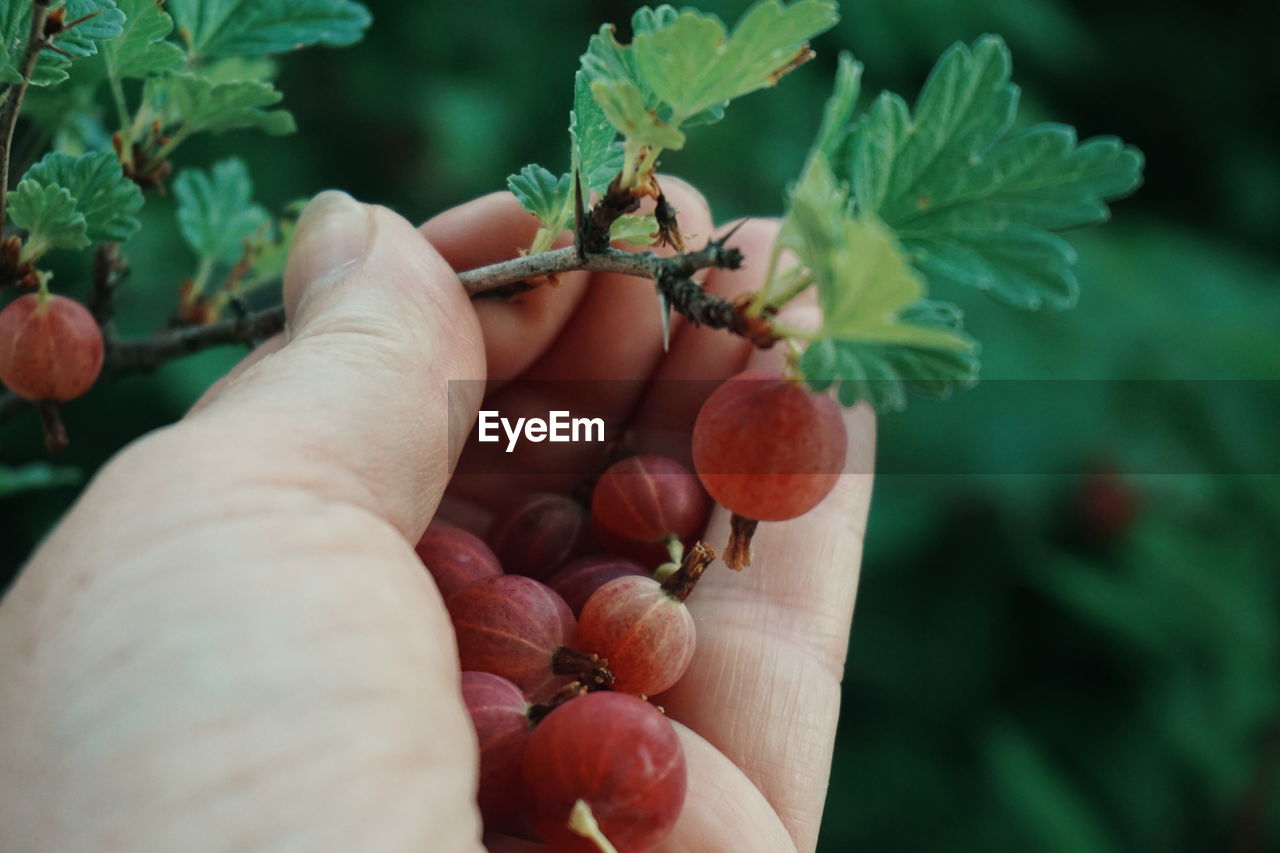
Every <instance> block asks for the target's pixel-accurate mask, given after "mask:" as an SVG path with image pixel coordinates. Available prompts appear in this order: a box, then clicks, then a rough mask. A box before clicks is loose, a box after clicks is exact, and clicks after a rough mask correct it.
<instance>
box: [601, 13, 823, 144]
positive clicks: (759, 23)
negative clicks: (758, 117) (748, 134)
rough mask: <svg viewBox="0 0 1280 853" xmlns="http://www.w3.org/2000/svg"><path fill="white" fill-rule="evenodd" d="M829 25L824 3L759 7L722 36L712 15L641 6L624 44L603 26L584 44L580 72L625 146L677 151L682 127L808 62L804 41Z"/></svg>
mask: <svg viewBox="0 0 1280 853" xmlns="http://www.w3.org/2000/svg"><path fill="white" fill-rule="evenodd" d="M836 20H837V15H836V12H835V3H834V2H831V0H800V1H799V2H797V3H793V4H792V5H791V6H789V7H784V6H783V5H782V3H780V2H779V0H763V2H759V3H756V4H755V5H753V6H752V7H751V8H750V9H748V10H747V12H746V14H745V15H744V16H743V17H742V19H741V20H740V21H739V23H738V25H737V27H736V28H735V30H734V31H733V34H732V35H729V33H728V32H727V31H726V29H725V26H724V24H723V23H721V22H720V19H719V18H717V17H716V16H714V15H706V14H703V13H701V12H698V11H696V10H693V9H686V10H683V11H680V12H677V11H676V10H675V9H673V8H672V7H671V6H666V5H663V6H659V7H657V8H656V9H652V8H648V7H645V8H642V9H640V10H638V11H637V12H636V13H635V14H634V15H633V16H632V18H631V29H632V33H633V39H632V42H631V44H629V45H624V44H620V43H619V42H618V40H617V39H616V38H615V37H614V29H613V27H610V26H606V27H603V28H601V30H600V31H599V32H598V33H597V34H596V35H594V36H592V37H591V41H590V42H589V44H588V45H587V52H586V53H584V54H583V55H582V72H583V74H584V75H585V77H586V82H587V83H589V84H590V88H591V93H592V95H593V96H594V98H595V99H596V102H597V103H598V104H599V105H600V107H601V108H602V109H603V110H604V113H605V115H606V116H608V118H609V121H610V122H611V123H612V124H613V126H614V127H615V128H617V129H618V131H620V132H621V133H622V134H624V135H625V136H626V137H627V143H628V144H629V145H632V146H635V145H648V146H651V147H653V148H670V149H674V150H678V149H680V148H682V147H683V146H684V138H685V137H684V133H683V132H682V131H681V129H680V128H681V127H682V126H683V127H693V126H696V125H700V124H711V123H712V122H715V121H718V120H719V119H720V118H721V117H722V116H723V115H724V107H725V104H727V103H728V102H729V101H730V100H732V99H733V98H736V97H739V96H741V95H745V94H747V93H749V92H753V91H755V90H757V89H761V88H764V87H766V86H771V85H773V84H774V83H776V82H777V80H778V78H779V77H781V76H782V75H783V74H785V73H786V72H787V71H789V70H791V69H792V68H794V67H795V66H796V65H797V64H799V63H800V62H803V61H804V60H806V59H808V58H809V57H810V56H811V54H810V52H809V50H808V46H807V45H806V43H805V40H806V39H808V38H811V37H812V36H814V35H817V34H818V33H820V32H822V31H824V30H826V29H828V28H829V27H831V26H832V25H834V24H835V22H836Z"/></svg>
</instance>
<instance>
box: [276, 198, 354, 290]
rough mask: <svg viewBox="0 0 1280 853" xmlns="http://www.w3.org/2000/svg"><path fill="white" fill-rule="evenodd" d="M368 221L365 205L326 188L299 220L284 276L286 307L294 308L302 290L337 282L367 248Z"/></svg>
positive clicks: (311, 202)
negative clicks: (286, 271)
mask: <svg viewBox="0 0 1280 853" xmlns="http://www.w3.org/2000/svg"><path fill="white" fill-rule="evenodd" d="M371 231H372V228H371V222H370V219H369V214H368V211H367V210H366V209H365V207H364V205H362V204H360V203H359V202H358V201H356V200H355V199H353V198H352V197H351V196H349V195H347V194H346V193H344V192H342V191H340V190H325V191H324V192H322V193H320V194H319V195H317V196H316V197H315V198H313V199H311V201H310V202H308V203H307V206H306V208H305V209H304V210H303V211H302V216H301V217H300V218H299V219H298V227H297V230H296V231H295V232H294V235H293V245H292V247H291V248H290V250H289V269H288V273H287V274H286V276H285V306H286V310H287V311H289V313H292V310H293V309H296V308H297V305H298V302H299V301H300V300H301V298H302V296H303V294H304V293H307V292H309V291H312V290H313V289H315V288H316V287H323V286H324V285H325V284H327V283H331V282H334V281H337V280H338V279H340V278H342V276H343V274H344V273H345V272H346V271H347V270H348V269H349V268H350V267H353V266H355V265H356V264H358V263H359V262H360V260H361V259H362V258H363V257H364V255H365V253H366V252H367V251H368V249H369V243H370V236H371Z"/></svg>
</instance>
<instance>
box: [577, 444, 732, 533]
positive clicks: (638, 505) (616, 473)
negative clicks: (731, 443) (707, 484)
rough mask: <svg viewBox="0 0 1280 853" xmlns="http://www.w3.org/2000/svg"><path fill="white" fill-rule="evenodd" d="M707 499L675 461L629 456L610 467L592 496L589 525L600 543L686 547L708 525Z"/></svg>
mask: <svg viewBox="0 0 1280 853" xmlns="http://www.w3.org/2000/svg"><path fill="white" fill-rule="evenodd" d="M708 511H709V507H708V505H707V497H706V493H705V492H703V490H702V487H701V486H700V485H699V484H698V478H697V477H696V476H694V474H693V473H692V472H690V471H689V469H687V468H685V467H684V466H683V465H681V464H680V463H679V462H676V461H675V460H674V459H668V458H666V457H664V456H633V457H631V458H629V459H624V460H622V461H621V462H616V463H614V464H613V465H611V466H609V468H608V469H606V470H605V472H604V473H603V474H601V475H600V479H599V480H598V481H597V482H596V486H595V490H594V491H593V492H592V495H591V520H592V522H593V523H594V524H595V526H596V533H597V536H598V537H599V539H600V540H601V541H602V542H608V541H609V540H610V539H611V538H614V537H620V538H622V539H625V540H629V541H631V542H642V543H664V542H670V541H680V542H684V543H688V542H690V541H692V540H693V539H694V538H696V537H697V536H698V534H700V533H701V532H702V529H703V527H705V526H706V523H707V513H708Z"/></svg>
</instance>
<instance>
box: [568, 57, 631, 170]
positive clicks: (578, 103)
mask: <svg viewBox="0 0 1280 853" xmlns="http://www.w3.org/2000/svg"><path fill="white" fill-rule="evenodd" d="M617 136H618V131H617V130H616V129H615V128H614V126H613V125H612V124H611V123H610V122H609V117H608V116H607V115H605V113H604V110H602V109H601V108H600V105H599V104H597V103H596V101H595V98H593V97H592V96H591V84H590V83H589V82H588V81H587V75H586V74H584V73H583V72H582V71H579V72H578V73H577V74H575V75H574V77H573V110H572V111H571V112H570V113H569V141H570V144H571V145H572V151H571V159H572V163H573V166H572V168H571V169H570V171H571V172H575V173H577V174H580V175H582V191H583V192H584V193H585V194H587V195H590V194H591V193H593V192H604V191H605V189H606V188H607V187H608V186H609V182H610V181H611V180H613V176H614V175H616V174H617V173H618V171H619V170H620V169H621V168H622V150H621V149H620V148H619V147H618V146H617V145H616V144H615V140H616V139H617Z"/></svg>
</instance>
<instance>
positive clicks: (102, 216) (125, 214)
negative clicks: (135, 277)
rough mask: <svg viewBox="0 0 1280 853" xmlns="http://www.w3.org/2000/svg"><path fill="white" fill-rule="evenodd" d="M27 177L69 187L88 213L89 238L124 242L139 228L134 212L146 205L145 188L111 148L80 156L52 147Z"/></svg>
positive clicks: (79, 209) (82, 210)
mask: <svg viewBox="0 0 1280 853" xmlns="http://www.w3.org/2000/svg"><path fill="white" fill-rule="evenodd" d="M23 180H24V181H26V180H30V181H34V182H36V183H37V184H38V185H39V186H41V187H44V188H48V187H62V188H64V189H66V190H67V192H68V193H69V194H70V196H71V197H72V198H73V199H74V200H75V210H76V211H77V212H78V213H79V214H81V215H83V217H84V222H85V233H86V235H87V236H88V239H89V240H110V241H114V242H124V241H125V240H128V239H129V238H130V237H131V236H133V234H134V232H135V231H137V230H138V228H139V222H138V219H137V217H136V216H135V215H134V214H136V213H137V212H138V211H139V210H140V209H141V208H142V191H141V190H140V189H138V186H137V184H135V183H134V182H133V181H131V180H129V179H128V178H126V177H125V175H124V171H123V170H122V169H121V167H120V162H119V161H118V160H116V157H115V154H114V153H113V152H111V151H97V152H94V153H90V154H82V155H80V156H78V157H76V156H73V155H71V154H65V153H63V152H61V151H51V152H50V153H48V154H46V155H45V156H44V158H42V159H41V160H40V162H38V163H36V164H35V165H34V166H32V167H31V168H30V169H28V170H27V173H26V174H25V175H24V176H23ZM15 221H16V220H15ZM28 227H29V226H28Z"/></svg>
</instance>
